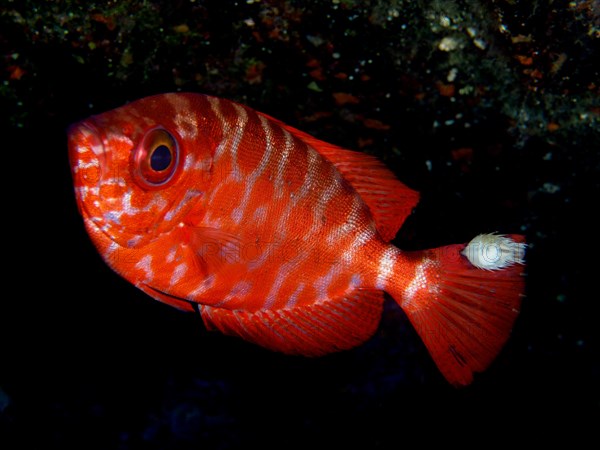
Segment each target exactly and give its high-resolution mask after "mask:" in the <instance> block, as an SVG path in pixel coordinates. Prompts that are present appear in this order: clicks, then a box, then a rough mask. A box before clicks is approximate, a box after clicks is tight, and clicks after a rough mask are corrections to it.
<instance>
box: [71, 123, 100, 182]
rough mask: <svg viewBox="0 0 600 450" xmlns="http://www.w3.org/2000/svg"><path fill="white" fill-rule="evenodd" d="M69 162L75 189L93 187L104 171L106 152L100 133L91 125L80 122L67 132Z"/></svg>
mask: <svg viewBox="0 0 600 450" xmlns="http://www.w3.org/2000/svg"><path fill="white" fill-rule="evenodd" d="M67 135H68V141H69V162H70V165H71V171H72V172H73V178H74V182H75V186H76V187H88V188H91V187H94V186H97V185H98V183H99V182H100V180H101V179H102V174H103V172H104V171H105V170H106V163H107V161H106V152H105V150H104V144H103V142H102V138H101V136H100V133H99V132H98V131H97V130H96V128H95V127H94V125H93V124H91V123H89V122H80V123H77V124H74V125H71V126H70V127H69V129H68V131H67Z"/></svg>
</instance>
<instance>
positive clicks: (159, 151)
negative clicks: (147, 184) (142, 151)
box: [150, 145, 173, 172]
mask: <svg viewBox="0 0 600 450" xmlns="http://www.w3.org/2000/svg"><path fill="white" fill-rule="evenodd" d="M172 158H173V157H172V155H171V150H170V149H169V147H167V146H166V145H159V146H158V147H156V148H155V149H154V151H153V152H152V155H150V167H151V168H152V170H155V171H157V172H160V171H163V170H165V169H166V168H167V167H169V165H170V164H171V160H172Z"/></svg>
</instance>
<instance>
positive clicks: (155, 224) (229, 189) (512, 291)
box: [69, 94, 524, 385]
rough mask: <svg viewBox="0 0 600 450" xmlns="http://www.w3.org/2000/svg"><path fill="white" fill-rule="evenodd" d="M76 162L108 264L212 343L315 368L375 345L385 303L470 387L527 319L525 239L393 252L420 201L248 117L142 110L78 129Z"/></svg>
mask: <svg viewBox="0 0 600 450" xmlns="http://www.w3.org/2000/svg"><path fill="white" fill-rule="evenodd" d="M69 154H70V161H71V166H72V173H73V179H74V186H75V193H76V198H77V203H78V206H79V209H80V212H81V214H82V216H83V219H84V223H85V226H86V229H87V231H88V233H89V235H90V237H91V239H92V241H93V242H94V244H95V246H96V247H97V249H98V251H99V253H100V254H101V255H102V257H103V258H104V260H105V261H106V262H107V264H109V266H110V267H111V268H112V269H114V270H115V271H116V272H117V273H119V274H120V275H121V276H123V277H124V278H125V279H127V280H128V281H129V282H131V283H132V284H134V285H135V286H137V287H138V288H140V289H141V290H143V291H144V292H146V293H147V294H149V295H150V296H151V297H153V298H155V299H157V300H159V301H162V302H164V303H167V304H170V305H172V306H175V307H177V308H179V309H182V310H185V311H197V312H198V313H200V315H201V316H202V319H203V321H204V323H205V324H206V326H207V327H208V328H209V329H216V330H220V331H222V332H224V333H226V334H231V335H237V336H240V337H242V338H244V339H246V340H248V341H251V342H254V343H257V344H259V345H262V346H264V347H267V348H270V349H273V350H277V351H282V352H285V353H289V354H301V355H307V356H318V355H322V354H326V353H330V352H333V351H338V350H344V349H348V348H352V347H354V346H356V345H359V344H360V343H362V342H364V341H365V340H367V339H368V338H369V337H370V336H371V335H372V334H373V333H374V332H375V330H376V328H377V325H378V323H379V320H380V318H381V314H382V310H383V300H384V296H383V295H384V292H387V293H389V294H390V295H391V296H392V297H393V298H394V299H395V300H396V301H397V302H398V304H399V305H400V306H401V307H402V309H403V310H404V311H405V312H406V314H407V315H408V317H409V319H410V320H411V322H412V323H413V325H414V326H415V328H416V329H417V332H418V333H419V334H420V336H421V337H422V338H423V340H424V342H425V344H426V346H427V348H428V350H429V351H430V353H431V355H432V356H433V358H434V360H435V362H436V364H437V365H438V367H439V368H440V370H441V372H442V373H443V375H444V376H445V377H446V378H447V379H448V380H449V381H450V382H451V383H453V384H455V385H465V384H468V383H470V382H471V380H472V374H473V372H477V371H481V370H483V369H485V367H487V365H489V364H490V363H491V361H492V360H493V358H494V357H495V356H496V354H497V353H498V352H499V350H500V348H501V347H502V345H503V344H504V342H505V341H506V339H507V338H508V335H509V332H510V329H511V327H512V324H513V322H514V319H515V318H516V316H517V314H518V310H519V305H520V297H521V295H522V292H523V289H524V283H523V277H522V276H521V275H522V263H523V260H522V256H523V251H524V244H523V243H522V242H523V238H522V237H521V236H498V235H481V236H480V237H477V238H475V239H474V240H473V241H472V242H471V243H469V244H457V245H451V246H446V247H442V248H438V249H431V250H425V251H419V252H406V251H402V250H400V249H398V248H396V247H395V246H393V245H392V244H390V241H391V239H392V238H393V237H394V235H395V234H396V232H397V230H398V229H399V228H400V226H401V225H402V222H403V221H404V220H405V219H406V217H407V216H408V215H409V214H410V213H411V211H412V209H413V208H414V206H415V205H416V204H417V202H418V198H419V196H418V193H417V192H415V191H413V190H412V189H410V188H408V187H407V186H405V185H404V184H402V183H401V182H400V181H398V180H397V179H396V178H395V177H394V175H393V174H392V173H391V172H390V171H389V170H388V169H386V168H385V166H384V165H383V164H382V163H380V162H379V161H378V160H377V159H375V158H374V157H372V156H369V155H365V154H361V153H357V152H352V151H349V150H345V149H342V148H339V147H336V146H334V145H331V144H327V143H325V142H322V141H320V140H318V139H316V138H314V137H312V136H310V135H308V134H306V133H303V132H301V131H299V130H297V129H294V128H292V127H290V126H287V125H285V124H283V123H281V122H280V121H278V120H276V119H273V118H271V117H269V116H267V115H265V114H262V113H260V112H257V111H254V110H252V109H251V108H248V107H246V106H243V105H240V104H237V103H234V102H230V101H228V100H224V99H220V98H217V97H210V96H205V95H200V94H162V95H157V96H152V97H147V98H144V99H141V100H138V101H136V102H132V103H130V104H128V105H125V106H122V107H120V108H117V109H115V110H113V111H109V112H106V113H103V114H100V115H97V116H93V117H91V118H88V119H86V120H84V121H82V122H80V123H78V124H75V125H73V126H72V127H71V128H70V129H69Z"/></svg>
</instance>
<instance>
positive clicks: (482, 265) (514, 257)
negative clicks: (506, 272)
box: [462, 234, 527, 270]
mask: <svg viewBox="0 0 600 450" xmlns="http://www.w3.org/2000/svg"><path fill="white" fill-rule="evenodd" d="M526 247H527V245H526V244H522V243H519V242H515V241H513V240H512V239H511V238H509V237H507V236H504V235H501V234H480V235H479V236H476V237H475V238H474V239H473V240H472V241H471V242H469V244H468V245H467V246H466V247H465V249H464V250H463V251H462V254H463V255H464V256H465V257H466V258H467V259H468V260H469V262H470V263H471V264H473V265H474V266H475V267H477V268H478V269H483V270H502V269H505V268H507V267H510V266H512V265H513V264H523V263H524V260H523V257H524V256H525V248H526Z"/></svg>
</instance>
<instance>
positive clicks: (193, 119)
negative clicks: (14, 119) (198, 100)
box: [68, 94, 216, 249]
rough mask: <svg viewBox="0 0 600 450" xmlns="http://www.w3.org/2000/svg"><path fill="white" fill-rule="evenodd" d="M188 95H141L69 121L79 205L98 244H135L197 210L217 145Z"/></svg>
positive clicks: (165, 230) (152, 237)
mask: <svg viewBox="0 0 600 450" xmlns="http://www.w3.org/2000/svg"><path fill="white" fill-rule="evenodd" d="M193 101H194V98H193V97H192V98H191V99H190V97H188V96H186V95H184V94H162V95H158V96H153V97H147V98H144V99H142V100H138V101H135V102H132V103H130V104H127V105H125V106H122V107H120V108H117V109H114V110H112V111H108V112H105V113H103V114H99V115H96V116H92V117H90V118H88V119H85V120H83V121H82V122H79V123H77V124H74V125H72V126H71V127H70V128H69V130H68V142H69V160H70V165H71V171H72V175H73V182H74V187H75V196H76V200H77V205H78V208H79V211H80V213H81V214H82V216H83V218H84V222H85V224H86V228H87V230H88V233H89V234H90V236H91V237H92V240H93V241H94V242H95V243H96V245H97V246H98V245H99V241H106V239H108V240H109V241H110V242H113V243H116V244H117V245H118V246H120V247H122V248H127V249H136V248H138V249H139V248H141V247H143V246H145V245H147V244H149V243H150V242H152V241H153V240H156V239H157V238H158V237H159V236H161V235H164V234H166V233H169V232H170V231H171V230H173V229H174V228H175V227H177V225H178V224H180V223H181V222H182V221H184V220H185V218H186V216H188V215H189V214H191V213H192V211H193V214H195V215H196V216H197V215H198V214H200V212H199V211H198V208H199V207H200V204H201V199H202V198H203V197H204V193H205V192H206V190H207V188H208V186H209V184H210V179H211V169H212V157H213V154H214V149H215V147H216V145H215V143H214V142H213V141H212V140H211V138H210V129H209V128H208V125H207V124H206V123H205V121H204V120H203V118H202V117H201V114H199V112H198V109H197V108H194V105H193V104H192V103H193ZM104 246H106V242H104Z"/></svg>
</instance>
